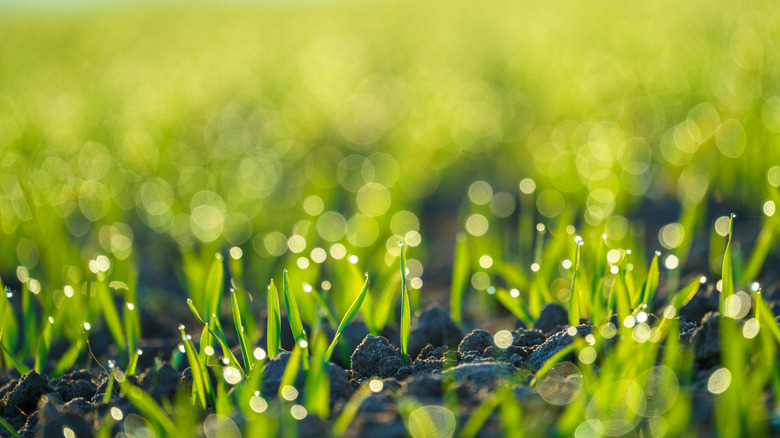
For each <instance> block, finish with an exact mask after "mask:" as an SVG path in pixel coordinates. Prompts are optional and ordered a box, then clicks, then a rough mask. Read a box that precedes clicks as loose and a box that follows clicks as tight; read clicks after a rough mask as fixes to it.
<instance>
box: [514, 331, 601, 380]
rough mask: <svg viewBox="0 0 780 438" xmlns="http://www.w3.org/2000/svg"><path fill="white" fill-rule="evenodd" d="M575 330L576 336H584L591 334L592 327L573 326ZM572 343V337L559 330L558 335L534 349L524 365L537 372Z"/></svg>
mask: <svg viewBox="0 0 780 438" xmlns="http://www.w3.org/2000/svg"><path fill="white" fill-rule="evenodd" d="M574 327H575V328H576V329H577V335H579V336H586V335H587V334H588V333H590V332H591V330H592V329H593V326H590V325H586V324H582V325H577V326H574ZM571 343H572V336H570V335H569V333H568V332H567V330H561V331H559V332H558V333H556V334H554V335H552V336H550V337H548V338H547V340H546V341H544V343H543V344H541V345H539V346H538V347H536V350H534V352H533V353H531V354H530V355H529V356H528V359H527V360H526V361H525V364H526V365H528V366H529V367H531V369H532V370H534V371H537V370H538V369H539V368H541V367H542V365H544V363H545V362H547V360H548V359H550V358H551V357H553V355H555V353H557V352H559V351H561V350H562V349H564V348H565V347H567V346H568V345H569V344H571Z"/></svg>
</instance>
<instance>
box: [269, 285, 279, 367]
mask: <svg viewBox="0 0 780 438" xmlns="http://www.w3.org/2000/svg"><path fill="white" fill-rule="evenodd" d="M281 333H282V317H281V311H280V309H279V292H278V291H277V290H276V286H275V285H274V281H273V280H271V283H270V284H269V285H268V321H267V328H266V342H267V345H266V349H267V350H268V357H274V356H276V355H277V354H279V347H280V346H281Z"/></svg>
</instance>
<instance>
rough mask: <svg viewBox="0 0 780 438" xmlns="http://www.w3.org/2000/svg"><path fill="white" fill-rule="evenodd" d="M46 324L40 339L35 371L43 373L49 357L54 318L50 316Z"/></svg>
mask: <svg viewBox="0 0 780 438" xmlns="http://www.w3.org/2000/svg"><path fill="white" fill-rule="evenodd" d="M45 324H46V325H45V326H44V327H43V331H42V332H41V338H40V339H39V340H38V354H36V355H35V372H37V373H43V365H44V364H45V363H46V359H47V358H48V357H49V347H50V346H51V327H52V325H54V319H53V318H51V317H49V320H48V321H46V323H45Z"/></svg>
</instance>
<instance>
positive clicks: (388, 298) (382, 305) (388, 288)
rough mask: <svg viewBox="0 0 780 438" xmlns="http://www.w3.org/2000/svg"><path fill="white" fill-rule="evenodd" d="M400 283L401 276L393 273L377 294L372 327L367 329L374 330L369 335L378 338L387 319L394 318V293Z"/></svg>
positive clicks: (396, 272) (395, 272)
mask: <svg viewBox="0 0 780 438" xmlns="http://www.w3.org/2000/svg"><path fill="white" fill-rule="evenodd" d="M400 283H401V276H400V275H398V271H393V274H392V275H391V276H390V278H389V279H388V280H387V282H386V283H385V288H384V290H382V293H381V294H379V298H378V299H377V300H376V305H375V306H374V310H373V311H374V327H373V328H371V327H369V329H373V330H374V331H373V332H372V333H371V334H372V335H375V336H378V335H379V334H380V333H381V332H382V330H383V329H384V328H385V325H387V321H388V319H390V317H391V316H393V318H395V316H394V314H395V312H394V309H393V303H395V298H396V297H397V295H396V294H395V291H396V289H397V288H398V285H399V284H400Z"/></svg>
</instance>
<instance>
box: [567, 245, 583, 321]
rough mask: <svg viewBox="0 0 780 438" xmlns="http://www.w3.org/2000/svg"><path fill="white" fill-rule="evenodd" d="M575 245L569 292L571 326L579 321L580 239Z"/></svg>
mask: <svg viewBox="0 0 780 438" xmlns="http://www.w3.org/2000/svg"><path fill="white" fill-rule="evenodd" d="M575 240H576V239H575ZM576 245H577V246H576V248H575V253H574V270H573V272H572V274H571V293H570V294H569V325H571V326H575V325H578V324H579V323H580V296H579V289H577V271H578V270H579V268H580V249H581V248H582V239H579V240H576Z"/></svg>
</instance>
